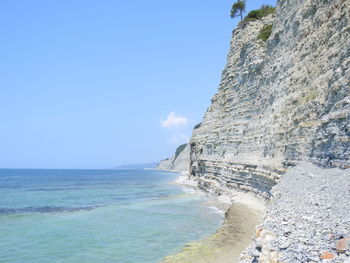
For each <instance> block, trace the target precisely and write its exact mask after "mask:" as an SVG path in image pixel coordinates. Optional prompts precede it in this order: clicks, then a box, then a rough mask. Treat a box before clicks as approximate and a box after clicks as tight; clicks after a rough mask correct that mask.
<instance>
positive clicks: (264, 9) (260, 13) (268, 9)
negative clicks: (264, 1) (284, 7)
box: [240, 5, 276, 23]
mask: <svg viewBox="0 0 350 263" xmlns="http://www.w3.org/2000/svg"><path fill="white" fill-rule="evenodd" d="M275 10H276V8H275V7H273V6H270V5H262V6H261V7H260V9H257V10H252V11H250V12H249V13H248V15H247V16H246V17H245V18H244V19H243V20H242V21H241V22H240V23H247V22H249V21H255V20H258V19H261V18H263V17H264V16H267V15H269V14H273V13H274V12H275Z"/></svg>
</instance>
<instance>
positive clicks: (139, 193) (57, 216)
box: [0, 170, 222, 263]
mask: <svg viewBox="0 0 350 263" xmlns="http://www.w3.org/2000/svg"><path fill="white" fill-rule="evenodd" d="M176 176H177V174H174V173H168V172H162V171H143V170H135V171H117V170H0V237H1V238H0V255H1V257H0V262H1V263H5V262H6V263H15V262H16V263H17V262H18V263H19V262H20V263H29V262H30V263H41V262H43V263H44V262H45V263H46V262H51V263H55V262H57V263H58V262H64V263H75V262H85V263H103V262H106V263H107V262H118V263H119V262H125V263H127V262H140V263H143V262H145V263H147V262H159V261H160V260H161V259H162V258H163V257H165V256H166V255H169V254H172V253H175V252H177V251H179V250H180V249H181V248H182V247H183V246H184V245H185V244H186V243H188V242H190V241H193V240H197V239H200V238H203V237H205V236H208V235H209V234H211V233H213V232H214V231H215V229H217V228H218V226H219V224H220V222H221V221H222V215H221V214H219V213H215V212H214V210H210V209H208V207H207V206H206V205H205V202H206V200H205V197H204V196H203V195H202V194H200V193H198V192H196V191H188V190H186V189H183V188H181V187H179V186H177V185H174V184H170V182H171V181H173V180H174V179H175V177H176Z"/></svg>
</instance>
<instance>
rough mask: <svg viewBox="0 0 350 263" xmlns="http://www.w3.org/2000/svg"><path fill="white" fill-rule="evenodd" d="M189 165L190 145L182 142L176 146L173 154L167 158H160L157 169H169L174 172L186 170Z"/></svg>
mask: <svg viewBox="0 0 350 263" xmlns="http://www.w3.org/2000/svg"><path fill="white" fill-rule="evenodd" d="M189 167H190V146H189V144H182V145H180V146H179V147H177V149H176V151H175V154H174V155H173V156H172V157H171V158H168V159H165V160H162V161H160V162H159V164H158V165H157V169H160V170H170V171H176V172H184V171H188V170H189Z"/></svg>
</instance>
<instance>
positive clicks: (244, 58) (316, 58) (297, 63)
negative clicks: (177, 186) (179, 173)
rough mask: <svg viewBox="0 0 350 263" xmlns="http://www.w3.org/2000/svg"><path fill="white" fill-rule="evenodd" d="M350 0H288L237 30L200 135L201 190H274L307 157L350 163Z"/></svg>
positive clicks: (195, 164)
mask: <svg viewBox="0 0 350 263" xmlns="http://www.w3.org/2000/svg"><path fill="white" fill-rule="evenodd" d="M349 3H350V1H349V0H283V1H282V0H280V1H278V4H277V8H276V14H275V15H269V16H267V17H265V18H263V19H261V20H257V21H252V22H248V23H245V24H241V25H239V26H238V27H237V28H236V29H235V30H234V32H233V37H232V41H231V47H230V50H229V54H228V57H227V64H226V66H225V68H224V71H223V73H222V78H221V82H220V86H219V89H218V92H217V94H215V96H214V97H213V98H212V103H211V105H210V107H209V108H208V110H207V112H206V113H205V116H204V119H203V121H202V123H201V124H199V125H197V126H196V127H195V129H194V131H193V135H192V138H191V141H190V148H191V149H190V159H191V167H190V172H191V174H192V175H193V176H194V177H195V178H196V179H197V180H198V181H199V186H200V187H201V188H203V189H208V188H211V190H213V189H212V188H217V191H218V192H220V185H224V186H225V187H229V188H233V189H239V190H243V191H251V192H254V193H256V194H259V195H261V196H264V197H269V196H270V189H271V187H272V186H273V185H274V184H275V183H276V182H277V181H278V179H279V178H280V177H281V175H283V174H284V173H285V171H286V170H287V168H289V167H291V166H294V165H296V164H297V162H299V161H301V160H309V161H311V162H313V163H314V164H317V165H318V166H324V167H339V168H349V167H350V118H349V112H350V22H349V20H350V16H349V10H350V4H349ZM269 24H271V25H273V29H272V34H271V36H270V37H269V38H268V40H267V41H266V42H264V41H263V40H260V39H258V34H259V32H260V30H261V29H262V28H263V26H264V25H269Z"/></svg>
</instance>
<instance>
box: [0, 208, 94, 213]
mask: <svg viewBox="0 0 350 263" xmlns="http://www.w3.org/2000/svg"><path fill="white" fill-rule="evenodd" d="M97 207H99V206H84V207H65V206H30V207H21V208H1V207H0V215H4V214H5V215H8V214H22V213H55V212H75V211H81V210H92V209H94V208H97Z"/></svg>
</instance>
